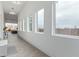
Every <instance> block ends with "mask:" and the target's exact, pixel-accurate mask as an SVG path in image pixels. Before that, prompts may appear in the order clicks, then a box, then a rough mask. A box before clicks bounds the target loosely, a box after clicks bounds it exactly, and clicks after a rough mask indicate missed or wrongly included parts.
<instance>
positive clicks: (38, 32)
mask: <svg viewBox="0 0 79 59" xmlns="http://www.w3.org/2000/svg"><path fill="white" fill-rule="evenodd" d="M35 33H38V34H44V33H43V32H35Z"/></svg>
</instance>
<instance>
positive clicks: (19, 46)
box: [7, 33, 47, 57]
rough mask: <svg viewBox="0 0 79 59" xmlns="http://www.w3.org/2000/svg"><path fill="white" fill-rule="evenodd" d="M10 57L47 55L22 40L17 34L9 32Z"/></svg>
mask: <svg viewBox="0 0 79 59" xmlns="http://www.w3.org/2000/svg"><path fill="white" fill-rule="evenodd" d="M8 41H9V44H8V46H9V47H8V54H7V56H8V57H14V56H15V57H47V55H46V54H44V53H43V52H41V51H40V50H38V49H37V48H35V47H33V46H32V45H30V44H29V43H27V42H25V41H24V40H21V39H20V38H18V37H17V35H16V34H11V33H9V38H8Z"/></svg>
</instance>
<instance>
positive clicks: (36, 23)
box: [35, 8, 45, 34]
mask: <svg viewBox="0 0 79 59" xmlns="http://www.w3.org/2000/svg"><path fill="white" fill-rule="evenodd" d="M42 9H44V8H41V9H40V10H42ZM40 10H38V11H37V12H36V13H35V33H38V34H44V31H43V32H39V31H38V12H39V11H40ZM43 20H44V23H45V9H44V19H43ZM43 28H45V27H44V25H43Z"/></svg>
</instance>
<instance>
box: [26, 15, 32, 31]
mask: <svg viewBox="0 0 79 59" xmlns="http://www.w3.org/2000/svg"><path fill="white" fill-rule="evenodd" d="M29 17H31V18H33V17H32V16H27V32H32V30H33V28H32V30H30V27H29V24H30V23H31V24H32V26H33V20H32V22H29V21H30V19H29Z"/></svg>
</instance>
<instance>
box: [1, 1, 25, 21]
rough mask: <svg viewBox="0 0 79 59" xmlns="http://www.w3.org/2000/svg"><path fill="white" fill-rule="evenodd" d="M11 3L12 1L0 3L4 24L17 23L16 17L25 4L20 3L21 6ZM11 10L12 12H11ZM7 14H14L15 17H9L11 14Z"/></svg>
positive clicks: (23, 2)
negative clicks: (7, 22)
mask: <svg viewBox="0 0 79 59" xmlns="http://www.w3.org/2000/svg"><path fill="white" fill-rule="evenodd" d="M13 2H14V1H3V2H2V5H3V10H4V18H5V22H6V21H10V22H13V21H14V22H16V23H17V16H18V14H19V13H20V11H21V10H22V9H23V7H24V4H25V3H26V2H25V1H21V4H15V3H13ZM12 8H13V10H12ZM9 12H15V13H16V15H11V14H9Z"/></svg>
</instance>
